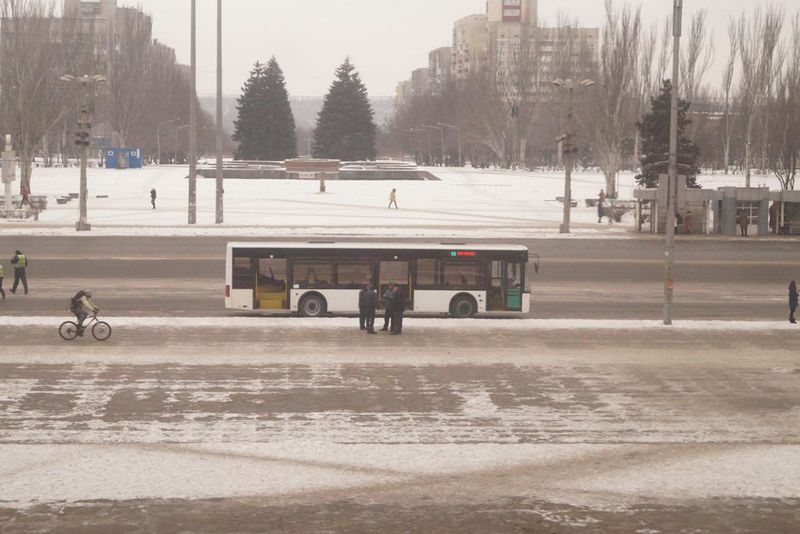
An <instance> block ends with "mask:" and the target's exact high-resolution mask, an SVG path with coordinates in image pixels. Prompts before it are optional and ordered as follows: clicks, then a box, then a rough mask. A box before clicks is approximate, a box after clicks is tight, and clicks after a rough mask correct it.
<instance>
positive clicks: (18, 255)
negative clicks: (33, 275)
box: [11, 250, 28, 295]
mask: <svg viewBox="0 0 800 534" xmlns="http://www.w3.org/2000/svg"><path fill="white" fill-rule="evenodd" d="M11 265H13V266H14V285H13V286H11V292H12V293H15V294H16V292H17V286H18V285H19V283H20V281H22V287H23V288H25V294H26V295H27V294H28V276H27V273H26V272H25V269H27V268H28V257H27V256H25V254H23V253H22V252H20V251H19V250H18V251H16V252H15V253H14V257H13V258H11Z"/></svg>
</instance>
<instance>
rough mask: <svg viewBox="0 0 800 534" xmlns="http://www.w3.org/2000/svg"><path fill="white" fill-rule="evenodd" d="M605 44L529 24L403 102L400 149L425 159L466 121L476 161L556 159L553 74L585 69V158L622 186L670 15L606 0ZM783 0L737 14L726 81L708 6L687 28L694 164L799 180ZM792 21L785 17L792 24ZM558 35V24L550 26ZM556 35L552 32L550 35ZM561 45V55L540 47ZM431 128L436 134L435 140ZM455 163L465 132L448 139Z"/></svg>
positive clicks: (793, 65) (666, 56) (666, 45)
mask: <svg viewBox="0 0 800 534" xmlns="http://www.w3.org/2000/svg"><path fill="white" fill-rule="evenodd" d="M605 10H606V20H605V23H604V25H603V27H602V29H601V42H600V48H599V50H597V51H596V52H592V51H591V50H587V49H585V42H584V41H583V40H582V39H581V38H580V35H579V33H578V32H577V31H575V28H576V27H577V21H575V20H569V19H565V18H562V19H560V20H559V21H558V23H557V29H556V30H547V31H542V30H541V29H538V28H534V29H531V30H525V29H523V30H522V33H521V35H520V36H519V39H518V42H517V43H516V44H515V46H516V49H515V51H514V52H515V53H514V54H511V55H509V54H508V53H507V52H503V51H502V50H492V49H490V50H489V54H488V61H487V62H486V65H485V66H484V67H483V68H481V69H478V70H476V71H473V72H471V73H470V75H469V76H468V77H467V78H466V79H463V80H458V81H452V80H451V82H450V83H449V85H448V86H447V87H446V88H445V89H444V90H443V91H441V92H440V93H439V94H435V95H430V94H428V95H421V96H417V97H415V98H413V99H411V100H410V101H409V102H408V103H407V104H406V105H404V106H402V107H400V108H399V109H398V110H397V113H396V116H395V118H394V119H393V121H392V122H391V124H390V131H391V134H392V143H393V146H394V147H395V148H396V149H397V150H401V151H404V152H406V153H409V152H410V153H413V154H416V155H417V158H418V159H419V160H420V161H422V162H426V163H436V162H437V158H435V157H434V158H433V159H434V161H427V160H428V159H431V158H430V157H429V154H433V153H434V152H437V153H438V152H440V151H438V150H436V151H432V150H431V151H428V150H427V148H426V147H427V143H428V142H431V143H433V144H434V145H437V144H438V143H437V141H438V136H436V135H433V134H434V133H435V132H434V131H433V130H431V129H430V128H423V126H431V125H436V124H441V123H444V124H451V125H455V126H457V127H458V128H459V129H460V132H461V139H462V144H463V146H464V152H465V159H468V160H470V161H471V162H472V163H473V164H480V163H490V164H497V165H503V166H512V165H520V166H526V167H534V166H539V167H555V166H559V165H560V157H559V152H558V147H557V146H556V143H555V142H554V141H553V139H554V138H556V137H559V136H560V135H561V134H562V133H563V132H564V129H565V121H566V117H567V106H568V100H569V98H568V95H567V93H566V92H564V91H561V92H558V91H556V90H554V89H553V87H552V85H551V82H552V81H553V80H556V79H559V78H560V79H569V78H571V79H573V80H576V81H577V80H580V79H583V78H584V77H588V78H590V79H592V81H594V82H595V84H594V86H593V87H590V88H581V89H580V90H575V91H574V94H573V98H574V108H575V114H574V116H575V121H576V123H577V124H576V131H577V133H578V142H579V143H580V147H581V148H580V162H581V163H582V164H583V165H585V166H596V167H599V168H600V169H601V170H602V172H603V173H604V174H605V176H606V182H607V183H606V186H607V191H609V193H610V194H612V195H613V194H615V192H616V189H617V187H616V185H617V176H618V173H619V172H620V171H621V170H639V169H640V168H641V162H642V157H643V156H642V151H643V140H642V136H641V130H640V128H639V125H640V124H641V123H643V120H644V117H645V116H646V115H647V114H648V113H650V112H651V111H652V110H653V107H652V106H653V102H655V101H656V100H658V99H659V97H660V96H661V95H662V90H663V89H664V86H663V82H664V81H665V80H668V79H669V78H670V77H671V74H670V72H671V68H670V67H671V63H672V39H671V36H672V21H671V20H669V19H668V20H665V21H663V23H658V24H655V25H653V26H651V27H646V26H645V25H643V24H642V19H641V13H640V9H637V8H634V7H632V6H630V5H628V4H625V5H622V6H620V5H617V4H615V3H614V2H613V0H606V3H605ZM785 15H786V14H785V13H784V12H783V10H782V9H781V8H779V7H777V6H774V5H773V6H770V7H767V8H763V9H756V10H754V11H753V12H751V13H746V14H742V15H741V16H740V17H738V18H736V19H733V20H731V21H730V28H729V32H728V33H729V35H728V40H729V43H730V52H729V53H728V56H727V57H723V58H716V59H717V60H719V61H721V62H723V63H724V69H723V72H722V76H721V79H719V80H709V79H708V73H709V71H710V69H711V67H712V65H713V63H714V61H715V57H716V55H717V54H716V50H715V47H714V36H713V33H712V32H711V31H710V29H709V27H708V22H707V20H708V14H707V12H706V11H705V10H700V11H698V12H697V13H695V14H694V15H693V16H692V17H691V19H690V21H689V24H688V27H687V28H686V30H685V32H684V39H683V47H682V50H683V52H682V55H681V60H680V65H681V68H680V70H681V83H680V86H679V88H678V90H679V91H680V96H681V98H682V99H683V100H684V101H685V102H686V104H685V106H686V110H685V113H686V121H687V122H686V124H685V127H686V136H687V140H689V141H691V142H693V143H694V144H695V145H696V146H697V148H698V154H697V155H696V157H697V158H698V161H697V164H698V166H699V167H702V168H706V169H716V170H722V171H725V172H741V173H742V174H743V175H744V176H745V177H746V179H745V180H746V183H747V184H748V185H749V181H750V180H749V176H750V174H751V170H752V169H756V170H758V171H759V172H762V173H774V174H775V175H776V176H777V177H778V178H779V179H780V181H781V183H782V184H783V186H784V187H785V188H788V189H791V188H793V187H794V180H795V175H796V173H797V167H798V157H800V15H794V17H791V18H789V19H787V17H786V16H785ZM787 20H788V21H789V22H785V21H787ZM548 32H549V33H548ZM553 32H554V33H553ZM552 43H557V45H556V47H555V48H557V50H556V51H555V52H554V53H552V54H547V55H545V54H543V53H540V52H541V51H542V50H543V47H545V46H550V45H551V44H552ZM428 136H430V138H428ZM445 149H446V152H447V154H448V159H450V160H451V161H456V159H457V158H456V156H455V154H456V151H457V144H456V136H455V135H448V136H447V139H446V146H445Z"/></svg>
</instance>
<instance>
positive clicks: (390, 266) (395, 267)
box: [378, 261, 414, 302]
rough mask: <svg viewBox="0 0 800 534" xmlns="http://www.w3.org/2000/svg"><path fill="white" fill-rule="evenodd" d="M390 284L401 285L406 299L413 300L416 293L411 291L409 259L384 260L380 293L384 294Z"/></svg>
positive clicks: (401, 290)
mask: <svg viewBox="0 0 800 534" xmlns="http://www.w3.org/2000/svg"><path fill="white" fill-rule="evenodd" d="M389 284H394V285H396V286H400V292H401V293H402V294H403V297H404V298H405V299H406V301H409V302H411V301H413V297H414V295H412V294H411V291H409V289H410V288H409V285H408V262H407V261H382V262H381V271H380V279H379V287H378V289H379V294H380V295H383V294H384V293H385V292H386V288H388V287H389Z"/></svg>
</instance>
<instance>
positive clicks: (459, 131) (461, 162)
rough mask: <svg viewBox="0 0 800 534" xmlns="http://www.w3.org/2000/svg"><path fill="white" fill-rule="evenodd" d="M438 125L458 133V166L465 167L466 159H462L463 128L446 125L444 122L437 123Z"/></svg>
mask: <svg viewBox="0 0 800 534" xmlns="http://www.w3.org/2000/svg"><path fill="white" fill-rule="evenodd" d="M436 124H437V125H439V126H442V127H444V128H452V129H453V130H455V131H456V134H457V135H458V166H459V167H463V166H464V158H463V157H462V153H461V128H459V127H458V126H454V125H452V124H446V123H444V122H437V123H436Z"/></svg>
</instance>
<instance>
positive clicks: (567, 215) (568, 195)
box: [559, 81, 575, 234]
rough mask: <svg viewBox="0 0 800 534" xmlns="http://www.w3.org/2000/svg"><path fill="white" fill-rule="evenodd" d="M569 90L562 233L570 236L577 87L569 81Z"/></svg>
mask: <svg viewBox="0 0 800 534" xmlns="http://www.w3.org/2000/svg"><path fill="white" fill-rule="evenodd" d="M567 83H568V84H569V85H568V86H567V90H568V91H569V93H568V94H567V134H566V139H564V215H563V219H564V220H563V222H562V223H561V228H560V229H559V231H560V233H562V234H568V233H569V231H570V229H569V227H570V222H571V221H570V219H571V217H572V167H573V166H574V165H575V151H574V146H573V137H574V135H575V134H574V132H573V131H572V130H573V128H572V126H573V125H572V115H573V111H572V106H573V98H574V96H575V85H574V83H573V82H570V81H568V82H567Z"/></svg>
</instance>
